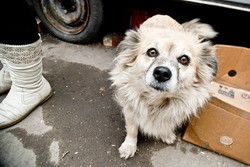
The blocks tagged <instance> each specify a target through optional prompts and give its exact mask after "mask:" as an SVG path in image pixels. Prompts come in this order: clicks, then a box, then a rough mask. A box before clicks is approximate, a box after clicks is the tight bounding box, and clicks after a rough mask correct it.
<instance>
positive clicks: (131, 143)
mask: <svg viewBox="0 0 250 167" xmlns="http://www.w3.org/2000/svg"><path fill="white" fill-rule="evenodd" d="M124 117H125V122H126V130H127V135H126V138H125V140H124V142H123V143H122V145H121V146H120V148H119V153H120V157H121V158H124V159H127V158H129V157H133V156H134V155H135V152H136V149H137V135H138V126H137V125H136V124H135V122H134V121H133V119H132V117H131V116H130V115H128V114H126V112H124Z"/></svg>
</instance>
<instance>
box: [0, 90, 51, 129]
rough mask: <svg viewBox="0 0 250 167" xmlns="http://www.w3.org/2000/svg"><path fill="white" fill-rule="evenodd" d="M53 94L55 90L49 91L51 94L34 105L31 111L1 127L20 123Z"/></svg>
mask: <svg viewBox="0 0 250 167" xmlns="http://www.w3.org/2000/svg"><path fill="white" fill-rule="evenodd" d="M52 95H53V92H52V91H51V92H50V93H49V95H48V96H47V97H45V98H44V99H43V100H42V101H41V102H40V103H38V104H37V105H36V106H35V107H33V108H32V109H31V110H30V111H29V112H27V113H26V114H25V115H24V116H22V117H21V118H19V119H18V120H16V121H14V122H11V123H9V124H5V125H2V126H0V129H4V128H8V127H10V126H13V125H15V124H17V123H19V122H20V121H22V120H23V119H24V118H26V117H27V116H28V115H29V114H30V113H31V112H32V111H34V110H35V109H36V108H37V107H38V106H40V105H42V104H43V103H45V102H46V101H47V100H49V99H50V98H51V97H52Z"/></svg>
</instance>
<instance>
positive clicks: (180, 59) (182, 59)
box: [178, 55, 190, 66]
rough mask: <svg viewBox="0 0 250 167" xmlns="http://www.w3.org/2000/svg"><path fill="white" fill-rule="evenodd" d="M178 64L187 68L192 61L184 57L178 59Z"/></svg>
mask: <svg viewBox="0 0 250 167" xmlns="http://www.w3.org/2000/svg"><path fill="white" fill-rule="evenodd" d="M178 62H179V63H181V64H182V65H184V66H187V65H188V64H189V62H190V59H189V57H188V56H187V55H183V56H181V57H179V58H178Z"/></svg>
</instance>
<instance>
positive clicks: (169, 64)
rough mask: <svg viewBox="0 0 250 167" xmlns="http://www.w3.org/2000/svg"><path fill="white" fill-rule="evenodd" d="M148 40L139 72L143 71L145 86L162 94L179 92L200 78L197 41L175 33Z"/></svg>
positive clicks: (143, 43)
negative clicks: (195, 42)
mask: <svg viewBox="0 0 250 167" xmlns="http://www.w3.org/2000/svg"><path fill="white" fill-rule="evenodd" d="M165 33H166V34H163V33H160V32H158V33H154V34H152V36H151V35H150V36H145V37H144V38H143V41H142V42H141V48H140V51H139V54H138V56H137V59H136V60H135V66H136V68H138V67H139V69H142V70H143V72H142V73H143V74H144V76H142V79H143V80H144V82H145V83H146V84H147V85H148V86H150V87H152V88H153V89H155V90H158V91H166V92H175V91H176V90H178V89H179V88H183V87H186V86H188V85H191V84H192V83H193V82H194V80H195V77H196V68H197V66H196V64H197V53H196V52H195V46H193V43H194V41H192V39H189V38H188V37H187V36H185V34H175V33H173V32H169V34H168V32H167V31H166V32H165Z"/></svg>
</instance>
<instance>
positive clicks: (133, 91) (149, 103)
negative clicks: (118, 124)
mask: <svg viewBox="0 0 250 167" xmlns="http://www.w3.org/2000/svg"><path fill="white" fill-rule="evenodd" d="M124 87H126V88H122V87H120V88H121V89H117V90H116V93H117V94H116V95H117V96H116V98H117V101H118V102H119V103H120V105H121V106H123V107H124V108H125V109H124V110H123V112H130V113H129V115H130V117H131V118H133V120H134V122H135V123H136V124H137V125H138V127H139V128H140V129H141V131H142V132H143V133H145V134H147V135H149V136H153V137H156V138H162V136H168V135H169V134H168V133H169V132H172V131H174V130H175V129H176V127H177V126H180V125H182V123H183V122H184V121H186V120H187V119H189V118H190V117H191V116H193V115H195V114H196V112H197V108H199V107H201V106H203V105H204V103H205V102H206V101H207V99H208V98H209V93H208V90H207V89H206V86H205V85H204V86H200V87H198V88H191V89H190V90H188V89H187V90H183V91H182V93H181V95H180V97H181V98H176V97H166V96H164V94H162V95H161V93H159V92H158V93H155V92H153V93H152V92H150V91H149V92H145V88H144V87H143V86H142V85H141V86H139V87H134V86H133V84H132V85H130V84H125V85H124ZM123 90H126V91H123ZM126 114H128V113H126Z"/></svg>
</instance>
